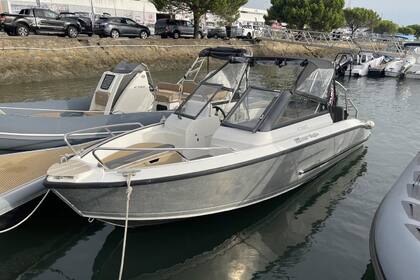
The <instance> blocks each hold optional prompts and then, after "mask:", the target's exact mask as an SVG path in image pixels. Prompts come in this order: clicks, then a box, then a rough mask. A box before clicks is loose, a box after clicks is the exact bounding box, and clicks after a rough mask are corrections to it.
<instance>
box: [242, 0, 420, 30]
mask: <svg viewBox="0 0 420 280" xmlns="http://www.w3.org/2000/svg"><path fill="white" fill-rule="evenodd" d="M270 5H271V4H270V0H249V2H248V4H247V5H246V6H247V7H251V8H258V9H267V8H268V7H270ZM350 5H351V6H352V7H364V8H369V9H373V10H375V11H376V12H377V13H378V14H379V15H380V16H381V17H382V18H384V19H389V20H392V21H394V22H396V23H398V24H400V25H410V24H420V15H419V14H420V1H419V0H399V1H395V0H346V6H347V7H348V6H350Z"/></svg>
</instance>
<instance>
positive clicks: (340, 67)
mask: <svg viewBox="0 0 420 280" xmlns="http://www.w3.org/2000/svg"><path fill="white" fill-rule="evenodd" d="M334 64H335V71H336V74H337V75H338V76H344V75H345V73H346V71H347V70H350V71H351V67H352V65H353V55H352V54H350V53H339V54H337V56H336V57H335V60H334ZM349 68H350V69H349Z"/></svg>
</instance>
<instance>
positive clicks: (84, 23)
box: [60, 12, 93, 37]
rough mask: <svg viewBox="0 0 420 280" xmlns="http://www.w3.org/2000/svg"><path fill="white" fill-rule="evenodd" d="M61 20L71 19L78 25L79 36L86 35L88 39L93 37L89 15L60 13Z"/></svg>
mask: <svg viewBox="0 0 420 280" xmlns="http://www.w3.org/2000/svg"><path fill="white" fill-rule="evenodd" d="M60 17H61V18H73V19H76V20H77V21H78V22H79V23H80V27H81V31H80V34H86V35H88V36H89V37H90V36H92V35H93V24H92V19H91V18H90V14H89V13H84V12H75V13H70V12H62V13H60Z"/></svg>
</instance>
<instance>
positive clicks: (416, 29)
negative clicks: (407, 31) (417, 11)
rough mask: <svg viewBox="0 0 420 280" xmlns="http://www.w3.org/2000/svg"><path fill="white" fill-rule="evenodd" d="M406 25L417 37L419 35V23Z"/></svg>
mask: <svg viewBox="0 0 420 280" xmlns="http://www.w3.org/2000/svg"><path fill="white" fill-rule="evenodd" d="M407 27H408V28H411V29H413V30H414V33H413V34H414V35H416V37H417V38H419V37H420V25H419V24H413V25H409V26H407Z"/></svg>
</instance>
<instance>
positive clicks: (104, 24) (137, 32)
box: [93, 17, 150, 39]
mask: <svg viewBox="0 0 420 280" xmlns="http://www.w3.org/2000/svg"><path fill="white" fill-rule="evenodd" d="M93 30H94V32H95V34H97V35H99V36H100V37H112V38H114V39H116V38H119V37H122V36H125V37H133V38H134V37H140V38H142V39H146V38H147V37H149V36H150V30H149V28H148V27H147V26H144V25H141V24H138V23H137V22H135V21H134V20H132V19H130V18H125V17H101V18H99V20H97V21H96V22H95V26H94V28H93Z"/></svg>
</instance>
